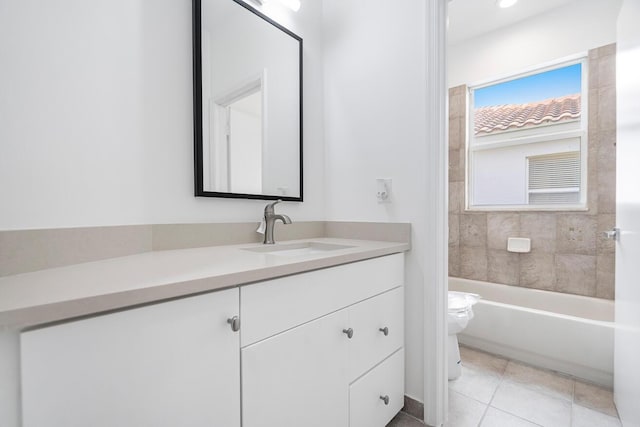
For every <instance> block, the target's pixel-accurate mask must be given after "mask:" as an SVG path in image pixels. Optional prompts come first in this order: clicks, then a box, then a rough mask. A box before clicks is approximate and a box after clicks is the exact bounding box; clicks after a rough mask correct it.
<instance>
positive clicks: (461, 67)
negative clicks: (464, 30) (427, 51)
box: [448, 0, 622, 87]
mask: <svg viewBox="0 0 640 427" xmlns="http://www.w3.org/2000/svg"><path fill="white" fill-rule="evenodd" d="M621 2H622V0H575V1H574V2H572V3H569V4H567V5H565V6H562V7H559V8H557V9H554V10H551V11H549V12H547V13H543V14H540V15H537V16H534V17H533V18H531V19H528V20H526V21H522V22H519V23H517V24H515V25H513V26H510V27H504V28H501V29H498V30H496V31H493V32H490V33H486V34H483V35H481V36H479V37H475V38H473V39H469V40H465V41H462V42H460V43H457V44H455V45H453V46H449V51H448V79H449V87H455V86H458V85H461V84H475V83H480V82H482V81H485V80H491V79H496V78H500V77H504V76H508V75H512V74H515V73H518V72H521V71H523V70H526V69H528V68H531V67H533V66H536V65H539V64H543V63H546V62H549V61H555V60H557V59H559V58H564V57H567V56H571V55H574V54H578V53H586V52H587V50H589V49H591V48H595V47H599V46H603V45H606V44H610V43H614V42H615V41H616V18H617V16H618V11H619V9H620V5H621Z"/></svg>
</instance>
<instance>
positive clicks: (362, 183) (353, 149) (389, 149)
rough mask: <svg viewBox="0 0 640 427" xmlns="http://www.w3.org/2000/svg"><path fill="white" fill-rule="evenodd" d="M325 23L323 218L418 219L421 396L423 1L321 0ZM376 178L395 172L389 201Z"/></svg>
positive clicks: (410, 304) (411, 302)
mask: <svg viewBox="0 0 640 427" xmlns="http://www.w3.org/2000/svg"><path fill="white" fill-rule="evenodd" d="M363 6H364V7H363ZM324 23H325V51H324V52H325V66H324V72H325V146H326V151H325V155H326V158H325V161H326V168H327V174H326V178H325V179H326V194H327V196H326V201H327V219H328V220H345V221H349V220H355V221H382V222H384V221H392V222H393V221H398V222H401V221H404V222H411V223H412V227H413V233H412V234H413V236H412V237H413V243H412V246H413V249H412V251H411V252H409V254H408V256H407V268H406V282H405V283H406V294H405V299H406V319H407V320H406V322H405V325H406V335H405V336H406V349H407V351H406V352H405V354H406V362H407V365H406V393H407V394H408V395H409V396H412V397H414V398H416V399H418V400H422V398H423V348H422V345H423V312H422V306H423V265H422V260H423V259H424V257H425V249H424V241H423V238H422V236H424V235H425V226H424V224H425V221H426V219H425V212H423V206H426V204H427V203H426V200H425V198H426V196H425V189H424V188H422V186H421V183H422V182H425V181H426V172H425V167H424V161H425V159H426V152H427V147H426V126H425V124H424V123H425V116H426V106H425V99H426V95H425V90H424V88H425V84H426V83H425V81H426V70H425V60H424V58H425V10H424V4H423V3H422V2H416V1H413V0H398V1H388V0H372V1H369V2H367V3H366V5H363V4H362V3H359V2H352V1H344V0H324ZM376 178H391V179H393V190H392V193H393V194H392V199H393V203H391V204H378V203H377V201H376V181H375V180H376Z"/></svg>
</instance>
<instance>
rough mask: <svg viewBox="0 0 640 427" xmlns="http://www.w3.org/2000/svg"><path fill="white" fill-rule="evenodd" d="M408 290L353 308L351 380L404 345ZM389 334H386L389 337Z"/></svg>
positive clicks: (351, 316) (396, 290)
mask: <svg viewBox="0 0 640 427" xmlns="http://www.w3.org/2000/svg"><path fill="white" fill-rule="evenodd" d="M403 307H404V288H402V287H399V288H396V289H393V290H391V291H388V292H385V293H383V294H381V295H378V296H375V297H373V298H370V299H368V300H365V301H362V302H360V303H358V304H356V305H354V306H352V307H350V308H349V327H350V328H352V329H353V338H352V339H351V340H350V342H349V370H348V372H349V380H350V381H353V380H355V379H356V378H358V377H359V376H360V375H362V374H364V373H365V372H366V371H368V370H369V369H371V368H373V367H374V366H375V365H376V364H377V363H379V362H380V361H381V360H384V359H385V358H387V357H388V356H389V355H391V354H392V353H393V352H395V351H396V350H398V349H399V348H400V347H402V346H403V343H404V316H403ZM385 332H386V334H385Z"/></svg>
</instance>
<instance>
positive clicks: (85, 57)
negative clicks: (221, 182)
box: [0, 0, 324, 230]
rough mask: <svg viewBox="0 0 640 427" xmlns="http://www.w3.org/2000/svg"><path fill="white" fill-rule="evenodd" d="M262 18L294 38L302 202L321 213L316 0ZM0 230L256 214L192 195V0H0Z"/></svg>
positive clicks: (306, 211)
mask: <svg viewBox="0 0 640 427" xmlns="http://www.w3.org/2000/svg"><path fill="white" fill-rule="evenodd" d="M271 13H272V15H273V17H274V18H275V19H277V20H279V21H281V22H283V24H284V25H285V26H288V27H289V28H291V30H293V31H294V32H296V33H297V34H299V35H300V36H301V37H303V38H304V43H305V55H304V68H305V81H304V97H305V98H304V112H305V115H304V126H305V129H304V140H305V152H304V168H305V169H304V172H305V173H304V177H305V194H304V197H305V201H304V203H302V204H300V203H287V204H285V205H283V206H282V207H281V208H280V210H281V211H282V212H283V213H287V214H290V216H291V217H292V219H293V220H294V221H300V220H317V219H323V217H324V191H323V188H324V185H323V175H324V154H323V146H322V141H323V125H322V96H323V89H322V68H321V67H322V38H321V2H318V1H307V2H305V4H304V5H303V7H302V8H301V9H300V11H299V12H298V13H296V14H294V13H293V12H287V11H286V10H280V9H278V10H274V11H272V12H271ZM0 61H1V63H2V66H1V67H0V93H1V94H2V96H0V118H1V125H0V200H2V202H1V203H2V207H1V208H0V230H11V229H26V228H49V227H79V226H99V225H120V224H143V223H174V222H231V221H253V220H255V221H256V222H257V221H258V220H259V218H260V216H261V214H262V209H263V206H264V202H263V201H252V200H233V199H206V198H197V199H196V198H195V197H194V196H193V193H194V185H193V124H192V111H193V110H192V77H191V76H192V67H191V63H192V56H191V0H111V1H98V0H57V1H55V2H51V1H46V0H0Z"/></svg>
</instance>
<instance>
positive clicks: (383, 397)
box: [380, 395, 389, 405]
mask: <svg viewBox="0 0 640 427" xmlns="http://www.w3.org/2000/svg"><path fill="white" fill-rule="evenodd" d="M380 400H382V401H383V402H384V404H385V405H388V404H389V396H388V395H384V396H380Z"/></svg>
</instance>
